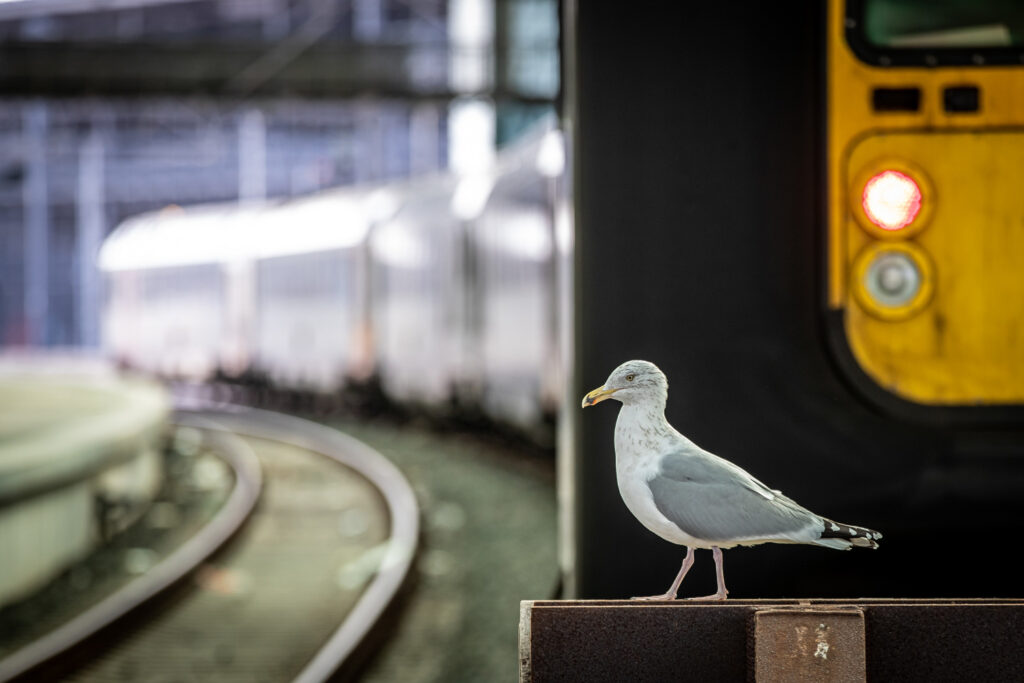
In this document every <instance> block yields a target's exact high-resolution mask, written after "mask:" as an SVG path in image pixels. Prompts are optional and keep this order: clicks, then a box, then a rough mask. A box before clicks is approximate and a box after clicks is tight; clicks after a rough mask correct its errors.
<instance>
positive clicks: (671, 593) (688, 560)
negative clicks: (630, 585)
mask: <svg viewBox="0 0 1024 683" xmlns="http://www.w3.org/2000/svg"><path fill="white" fill-rule="evenodd" d="M693 560H694V552H693V548H691V547H689V546H687V547H686V557H684V558H683V566H682V567H680V568H679V573H678V574H676V580H675V581H673V582H672V585H671V586H670V587H669V589H668V591H667V592H666V593H663V594H662V595H648V596H645V597H638V598H633V600H675V599H676V594H677V593H679V585H680V584H681V583H682V582H683V578H684V577H685V576H686V572H688V571H690V567H692V566H693Z"/></svg>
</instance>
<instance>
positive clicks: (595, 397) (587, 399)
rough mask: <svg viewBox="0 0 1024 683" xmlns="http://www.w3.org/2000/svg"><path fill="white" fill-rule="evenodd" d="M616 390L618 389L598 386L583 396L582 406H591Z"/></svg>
mask: <svg viewBox="0 0 1024 683" xmlns="http://www.w3.org/2000/svg"><path fill="white" fill-rule="evenodd" d="M616 391H618V389H606V388H604V387H603V386H601V387H598V388H597V389H594V390H593V391H591V392H590V393H589V394H587V395H586V396H584V397H583V407H584V408H586V407H587V406H592V405H594V404H595V403H600V402H601V401H603V400H605V399H606V398H608V397H609V396H611V395H612V394H614V393H615V392H616Z"/></svg>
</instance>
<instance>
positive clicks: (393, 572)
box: [178, 401, 419, 683]
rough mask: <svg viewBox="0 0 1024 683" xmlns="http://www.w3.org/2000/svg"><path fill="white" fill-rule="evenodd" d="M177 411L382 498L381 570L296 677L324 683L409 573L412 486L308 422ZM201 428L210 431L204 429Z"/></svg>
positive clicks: (212, 409)
mask: <svg viewBox="0 0 1024 683" xmlns="http://www.w3.org/2000/svg"><path fill="white" fill-rule="evenodd" d="M178 411H179V415H180V416H181V419H188V417H189V416H192V415H194V416H197V417H198V416H200V415H205V416H209V417H210V418H213V419H214V420H215V421H216V423H217V426H216V427H213V428H219V429H224V430H228V431H230V432H233V433H237V434H243V435H247V436H252V437H256V438H261V439H269V440H272V441H279V442H282V443H288V444H292V445H294V446H298V447H300V448H305V449H307V450H310V451H313V452H316V453H320V454H322V455H324V456H326V457H329V458H331V459H333V460H336V461H337V462H339V463H341V464H343V465H345V466H346V467H349V468H351V469H353V470H355V471H356V472H358V473H359V474H361V475H362V476H364V477H365V478H366V479H367V480H369V482H370V483H371V484H373V485H374V486H375V487H376V488H377V489H378V490H379V491H380V492H381V495H382V496H383V497H384V500H385V502H386V504H387V507H388V513H389V515H390V518H391V534H390V538H389V540H388V545H387V550H386V551H385V553H384V557H383V559H382V560H381V565H380V569H379V570H378V571H377V573H376V575H375V576H374V578H373V580H372V581H371V582H370V583H369V585H368V586H367V587H366V589H365V590H364V591H363V594H362V596H361V597H360V598H359V600H358V601H357V602H356V604H355V606H354V607H353V608H352V610H351V611H350V612H349V614H348V616H347V617H346V618H345V621H344V622H343V623H342V624H341V626H339V627H338V629H337V630H336V631H335V632H334V633H333V634H332V635H331V637H330V639H329V640H328V641H327V643H326V644H325V645H324V646H323V647H322V648H321V649H320V650H319V651H318V652H317V654H316V655H315V656H314V657H313V659H312V660H310V662H309V663H308V664H307V665H306V667H305V668H304V669H303V670H302V671H301V672H300V673H299V675H298V676H297V677H296V678H295V683H316V682H319V681H325V680H327V679H328V678H329V677H330V676H331V675H332V674H334V673H335V672H336V671H337V670H338V669H339V668H340V667H341V666H342V664H343V663H344V661H345V660H346V659H347V658H348V657H349V655H351V654H352V653H353V651H355V649H356V648H357V647H358V646H359V644H360V643H361V642H362V641H363V639H364V638H365V637H366V635H367V634H368V633H369V632H370V630H371V629H372V628H373V626H374V624H376V623H377V621H378V620H379V619H380V617H381V615H382V614H383V613H384V610H385V609H386V608H387V607H388V605H389V604H391V601H392V600H393V599H394V597H395V595H396V594H397V593H398V590H399V589H400V588H401V586H402V584H403V583H404V582H405V578H406V576H407V575H408V573H409V570H410V568H411V566H412V561H413V557H414V555H415V551H416V545H417V542H418V539H419V507H418V505H417V503H416V496H415V494H414V493H413V490H412V486H411V485H410V484H409V482H408V481H407V480H406V479H405V476H404V475H403V474H402V473H401V472H400V471H399V469H398V468H397V467H395V465H394V464H392V463H391V461H390V460H388V459H387V458H385V457H384V456H383V455H381V454H380V453H378V452H377V451H376V450H374V449H372V448H370V447H369V446H367V445H366V444H364V443H363V442H361V441H359V440H357V439H354V438H352V437H351V436H348V435H346V434H343V433H341V432H339V431H337V430H335V429H331V428H330V427H326V426H324V425H320V424H317V423H315V422H310V421H309V420H303V419H301V418H298V417H292V416H289V415H282V414H281V413H274V412H270V411H265V410H258V409H255V408H245V407H242V406H237V405H233V404H217V403H212V402H206V401H202V402H195V401H190V402H189V403H188V404H179V405H178ZM192 411H195V412H194V413H193V412H192ZM204 422H206V420H204ZM204 428H211V427H210V426H209V424H204Z"/></svg>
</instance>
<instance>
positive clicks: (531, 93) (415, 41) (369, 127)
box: [0, 0, 560, 347]
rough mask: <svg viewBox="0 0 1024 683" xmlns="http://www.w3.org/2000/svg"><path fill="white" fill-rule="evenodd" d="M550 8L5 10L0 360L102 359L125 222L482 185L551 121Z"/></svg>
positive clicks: (177, 0) (513, 1) (520, 0)
mask: <svg viewBox="0 0 1024 683" xmlns="http://www.w3.org/2000/svg"><path fill="white" fill-rule="evenodd" d="M558 55H559V30H558V9H557V3H556V2H554V0H500V1H498V2H493V1H491V0H452V1H451V2H445V1H443V0H424V1H408V2H404V1H401V0H244V1H242V0H166V1H154V0H125V1H119V2H114V3H110V2H97V1H92V0H82V1H70V0H52V1H51V0H16V1H9V2H3V3H0V94H2V99H0V259H2V263H0V268H2V270H0V272H2V273H3V276H2V278H0V343H2V344H3V345H5V346H12V345H15V346H17V345H27V346H79V347H96V346H97V344H98V343H99V310H100V304H101V301H102V296H103V293H102V291H103V284H102V280H101V278H100V277H99V273H98V270H97V268H96V255H97V252H98V249H99V246H100V244H101V243H102V241H103V239H104V238H105V237H106V235H107V234H108V233H109V232H110V231H111V230H112V229H113V227H114V226H116V225H117V224H118V223H120V222H121V221H122V220H123V219H125V218H126V217H128V216H131V215H134V214H138V213H141V212H145V211H149V210H153V209H159V208H162V207H166V206H168V205H171V204H178V205H186V204H195V203H205V202H223V201H239V202H246V201H261V200H265V199H276V198H286V197H295V196H301V195H305V194H309V193H311V192H314V191H316V190H320V189H322V188H327V187H337V186H344V185H352V184H359V183H374V182H382V181H389V180H396V179H402V178H408V177H410V176H417V175H421V174H427V173H431V172H435V171H441V170H448V169H450V170H453V171H457V172H458V171H465V170H469V169H472V168H479V167H482V166H486V165H487V164H488V163H490V162H491V161H492V160H493V156H494V153H495V150H496V149H497V148H498V147H501V146H503V145H504V144H505V143H507V142H508V141H510V140H512V139H515V138H516V137H517V136H518V135H519V134H520V133H522V131H523V130H525V129H526V128H528V127H529V125H530V124H531V123H532V122H534V121H536V120H537V119H539V118H540V117H541V116H543V115H544V114H545V113H550V112H551V111H553V109H554V106H555V104H556V100H557V98H558V93H559V69H560V66H559V56H558Z"/></svg>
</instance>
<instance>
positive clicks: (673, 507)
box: [583, 360, 882, 600]
mask: <svg viewBox="0 0 1024 683" xmlns="http://www.w3.org/2000/svg"><path fill="white" fill-rule="evenodd" d="M609 398H614V399H615V400H617V401H619V402H621V403H622V408H621V409H620V410H619V418H618V420H617V421H616V423H615V474H616V479H617V480H618V484H619V493H620V494H621V495H622V500H623V501H625V503H626V507H627V508H629V511H630V512H632V513H633V515H634V516H635V517H636V518H637V519H638V520H640V523H641V524H643V525H644V526H645V527H647V528H648V529H649V530H650V531H653V532H654V533H655V534H657V535H658V536H661V537H662V538H664V539H665V540H666V541H670V542H671V543H675V544H677V545H682V546H686V557H685V558H684V559H683V566H682V568H680V570H679V574H678V575H676V578H675V580H674V581H673V582H672V585H671V586H670V587H669V589H668V590H667V591H666V592H665V593H664V594H662V595H651V596H648V597H639V598H633V599H634V600H675V599H676V595H677V594H678V593H679V585H680V584H681V583H682V582H683V578H684V577H685V576H686V573H687V572H688V571H689V570H690V567H692V566H693V561H694V551H695V550H696V549H697V548H710V549H711V551H712V553H713V555H714V558H715V573H716V576H717V578H718V591H717V592H716V593H714V594H713V595H708V596H704V597H702V598H691V600H725V599H726V596H727V595H728V594H729V591H727V590H726V589H725V575H724V573H723V571H722V548H732V547H734V546H737V545H758V544H760V543H806V544H810V545H820V546H824V547H826V548H836V549H839V550H849V549H850V548H852V547H853V546H858V547H862V548H877V547H878V543H877V542H876V541H878V539H880V538H882V534H880V533H878V532H877V531H872V530H871V529H865V528H863V527H859V526H850V525H848V524H839V523H838V522H833V521H832V520H830V519H826V518H825V517H821V516H820V515H816V514H814V513H813V512H811V511H810V510H808V509H806V508H804V507H802V506H800V505H798V504H797V503H796V502H794V501H793V500H791V499H789V498H787V497H786V496H784V495H782V492H781V491H777V490H774V489H770V488H768V487H767V486H765V485H764V484H762V483H761V482H760V481H758V480H757V479H755V478H754V477H752V476H751V475H750V474H749V473H747V472H746V470H744V469H742V468H740V467H738V466H737V465H734V464H732V463H731V462H729V461H728V460H725V459H723V458H720V457H718V456H717V455H715V454H713V453H709V452H708V451H706V450H704V449H703V448H701V447H700V446H698V445H697V444H695V443H693V442H692V441H690V440H689V439H687V438H686V437H685V436H683V435H682V434H680V433H679V432H678V431H676V430H675V428H674V427H672V425H670V424H669V423H668V420H666V419H665V403H666V401H667V400H668V379H666V377H665V373H663V372H662V371H661V370H659V369H658V367H657V366H656V365H655V364H654V363H650V362H648V361H644V360H631V361H627V362H625V363H623V364H622V365H620V366H619V367H617V368H615V370H614V371H613V372H612V374H611V375H609V376H608V380H607V381H606V382H605V383H604V385H603V386H600V387H598V388H597V389H594V390H593V391H591V392H590V393H589V394H587V395H586V396H584V397H583V407H584V408H586V407H587V406H592V405H594V404H596V403H600V402H601V401H604V400H605V399H609Z"/></svg>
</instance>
